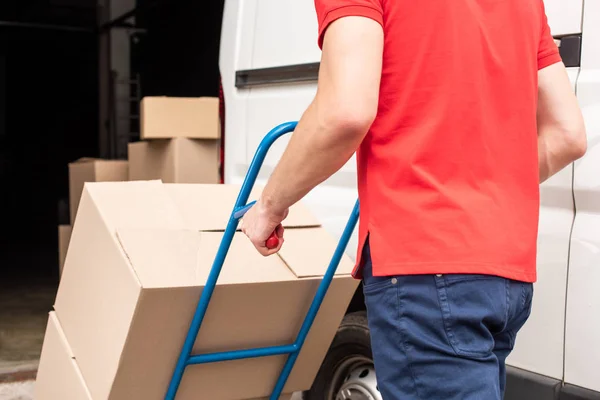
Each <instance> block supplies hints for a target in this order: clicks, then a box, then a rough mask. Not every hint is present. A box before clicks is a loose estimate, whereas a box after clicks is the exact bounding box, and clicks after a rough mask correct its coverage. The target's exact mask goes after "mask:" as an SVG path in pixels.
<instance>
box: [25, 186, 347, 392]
mask: <svg viewBox="0 0 600 400" xmlns="http://www.w3.org/2000/svg"><path fill="white" fill-rule="evenodd" d="M238 190H239V187H237V186H230V185H198V184H163V183H161V182H160V181H139V182H122V183H116V182H115V183H110V182H104V183H91V184H87V185H86V186H85V188H84V190H83V194H82V197H81V202H80V205H79V210H78V214H77V219H76V222H75V225H74V227H73V232H72V238H71V244H70V247H69V252H68V253H67V257H66V261H65V269H64V273H63V277H62V279H61V283H60V287H59V290H58V294H57V298H56V302H55V307H54V309H55V313H53V314H52V315H51V317H50V323H49V327H48V332H47V335H46V339H45V343H44V350H43V352H42V357H41V362H40V371H39V375H38V382H37V384H36V399H37V400H46V399H48V400H56V399H69V400H71V399H72V400H80V399H81V400H89V399H90V398H91V399H93V400H107V399H110V400H125V399H127V400H138V399H139V400H142V399H143V400H155V399H156V400H159V399H163V398H164V395H165V392H166V389H167V386H168V383H169V380H170V377H171V374H172V372H173V369H174V367H175V364H176V360H177V357H178V354H179V351H180V349H181V346H182V344H183V341H184V338H185V335H186V333H187V329H188V327H189V323H190V321H191V318H192V315H193V313H194V310H195V307H196V304H197V301H198V298H199V296H200V294H201V292H202V289H203V287H204V285H205V283H206V279H207V276H208V273H209V271H210V268H211V265H212V261H213V259H214V257H215V254H216V252H217V248H218V246H219V243H220V240H221V237H222V235H223V230H224V228H225V226H226V224H227V220H228V218H229V215H230V212H231V209H232V208H233V204H234V202H235V198H236V196H237V193H238ZM259 193H260V189H257V190H255V191H254V193H253V194H252V195H251V197H252V198H257V197H258V196H259ZM284 226H285V227H286V231H285V239H286V242H285V245H284V247H283V248H282V250H281V251H280V252H279V253H278V254H277V255H274V256H271V257H266V258H265V257H262V256H260V255H259V254H258V253H257V252H256V250H255V249H254V247H253V246H252V245H251V243H250V242H249V241H248V240H247V238H245V236H244V235H243V234H242V233H241V232H238V233H236V234H235V236H234V239H233V242H232V245H231V248H230V250H229V254H228V257H227V259H226V261H225V265H224V266H223V270H222V273H221V277H220V278H219V281H218V284H217V287H216V289H215V292H214V295H213V298H212V301H211V305H210V307H209V309H208V312H207V315H206V317H205V319H204V324H203V326H202V329H201V330H200V333H199V335H198V337H197V339H196V343H195V345H194V350H193V351H194V353H195V354H201V353H207V352H215V351H226V350H236V349H247V348H254V347H262V346H270V345H284V344H290V343H292V342H293V341H294V338H295V337H296V335H297V333H298V331H299V328H300V325H301V323H302V320H303V318H304V316H305V314H306V312H307V310H308V307H309V305H310V303H311V301H312V298H313V296H314V294H315V292H316V289H317V286H318V285H319V283H320V281H321V279H322V276H323V274H324V272H325V269H326V267H327V265H328V263H329V260H330V257H331V256H332V254H333V252H334V249H335V246H336V242H335V240H333V238H332V237H331V236H329V235H328V234H327V233H326V232H325V230H324V229H323V228H322V227H321V226H320V224H319V222H318V221H317V220H316V219H315V218H314V217H313V216H312V215H311V214H310V213H309V212H308V210H307V209H306V208H304V207H303V206H302V205H301V204H299V205H297V206H294V207H292V209H291V210H290V214H289V216H288V218H287V219H286V220H285V221H284ZM352 266H353V265H352V262H351V261H350V260H349V259H348V258H347V257H344V258H343V260H342V262H341V264H340V266H339V268H338V271H337V274H336V275H335V278H334V279H333V282H332V284H331V286H330V289H329V292H328V294H327V295H326V297H325V300H324V302H323V304H322V307H321V309H320V311H319V313H318V314H317V317H316V320H315V322H314V325H313V327H312V329H311V331H310V333H309V334H308V337H307V339H306V342H305V345H304V347H303V349H302V351H301V353H300V355H299V357H298V360H297V363H296V365H295V367H294V368H293V370H292V372H291V375H290V378H289V380H288V383H287V384H286V386H285V389H284V393H287V395H286V397H285V398H288V397H289V395H290V394H291V393H293V392H297V391H302V390H306V389H309V388H310V386H311V384H312V381H313V379H314V377H315V375H316V373H317V371H318V369H319V367H320V365H321V363H322V360H323V359H324V357H325V354H326V352H327V350H328V348H329V346H330V344H331V341H332V340H333V337H334V335H335V333H336V330H337V327H338V325H339V323H340V321H341V319H342V318H343V315H344V313H345V310H346V308H347V306H348V303H349V302H350V299H351V297H352V295H353V294H354V291H355V289H356V287H357V281H356V280H354V279H353V278H352V277H351V276H350V272H351V269H352ZM285 360H286V356H273V357H266V358H255V359H246V360H235V361H226V362H220V363H214V364H204V365H195V366H191V367H189V368H188V369H187V370H186V372H185V374H184V377H183V381H182V383H181V386H180V390H179V394H178V397H177V399H178V400H192V399H194V400H196V399H207V400H208V399H210V400H214V399H215V400H218V399H221V400H235V399H259V398H260V399H262V398H266V397H268V396H269V395H270V392H271V390H272V388H273V386H274V384H275V381H276V379H277V377H278V375H279V372H280V371H281V368H282V366H283V364H284V363H285ZM231 382H235V384H231Z"/></svg>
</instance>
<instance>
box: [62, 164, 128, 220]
mask: <svg viewBox="0 0 600 400" xmlns="http://www.w3.org/2000/svg"><path fill="white" fill-rule="evenodd" d="M127 165H128V163H127V161H123V160H101V159H97V158H80V159H79V160H77V161H75V162H72V163H70V164H69V207H70V211H71V225H73V224H74V223H75V216H76V215H77V207H78V206H79V199H80V198H81V192H82V191H83V185H84V183H85V182H110V181H126V180H127V178H128V176H129V173H128V167H127Z"/></svg>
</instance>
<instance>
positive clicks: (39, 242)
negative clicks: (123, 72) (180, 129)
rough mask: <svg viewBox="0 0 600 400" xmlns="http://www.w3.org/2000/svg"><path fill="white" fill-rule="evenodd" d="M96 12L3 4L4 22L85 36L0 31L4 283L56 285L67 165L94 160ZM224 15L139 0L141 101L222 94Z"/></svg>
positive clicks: (67, 3)
mask: <svg viewBox="0 0 600 400" xmlns="http://www.w3.org/2000/svg"><path fill="white" fill-rule="evenodd" d="M96 9H97V8H96V4H95V0H45V1H44V0H37V1H36V0H1V1H0V21H16V22H26V23H43V24H53V25H62V26H71V27H83V28H89V31H87V32H75V31H69V32H65V31H58V30H50V29H39V28H28V27H14V26H10V27H7V26H1V25H0V187H1V189H0V282H2V281H5V282H6V280H10V279H21V278H23V277H27V279H37V278H39V279H48V278H49V279H52V280H55V279H56V278H57V273H58V250H57V247H58V238H57V225H58V223H59V216H60V219H63V221H61V222H63V223H65V222H66V221H64V216H65V215H67V214H68V212H67V209H66V204H65V201H66V199H67V198H68V168H67V164H68V163H69V162H71V161H74V160H76V159H78V158H80V157H97V156H99V146H98V143H99V138H98V131H99V130H98V124H99V121H98V107H99V104H98V94H99V89H98V36H97V32H95V31H94V29H95V28H96V20H97V15H96ZM222 10H223V0H220V1H209V2H201V1H194V0H170V1H169V0H162V1H155V0H140V1H139V2H138V13H137V15H136V26H137V27H139V28H144V29H145V30H146V32H145V33H136V34H135V35H134V36H135V37H132V43H133V44H134V45H133V46H132V52H131V69H132V71H131V74H132V76H134V75H136V74H138V73H139V75H140V82H141V94H142V95H143V96H144V95H168V96H217V95H218V87H219V70H218V52H219V38H220V30H221V19H222ZM115 29H119V28H115ZM61 199H62V200H61ZM61 204H62V205H61ZM59 210H62V211H59Z"/></svg>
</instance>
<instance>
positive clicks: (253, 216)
mask: <svg viewBox="0 0 600 400" xmlns="http://www.w3.org/2000/svg"><path fill="white" fill-rule="evenodd" d="M287 214H288V210H287V209H285V210H283V211H276V210H274V209H273V208H272V207H269V206H268V205H267V204H265V201H264V200H262V199H260V200H258V201H257V202H256V204H255V205H254V206H253V207H252V208H251V209H250V210H248V212H247V213H246V215H244V218H243V219H242V221H241V226H242V232H244V233H245V234H246V236H248V238H249V239H250V241H251V242H252V244H253V245H254V247H256V249H257V250H258V252H259V253H260V254H262V255H263V256H270V255H271V254H275V253H277V252H278V251H279V249H281V246H282V245H283V225H281V222H282V221H283V220H284V219H285V218H286V217H287ZM273 232H275V234H276V235H277V238H278V239H279V240H278V243H277V247H276V248H273V249H269V248H267V245H266V242H267V239H268V238H269V236H271V234H272V233H273Z"/></svg>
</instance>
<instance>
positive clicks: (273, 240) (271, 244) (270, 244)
mask: <svg viewBox="0 0 600 400" xmlns="http://www.w3.org/2000/svg"><path fill="white" fill-rule="evenodd" d="M265 245H266V246H267V249H276V248H277V246H279V238H278V237H277V233H275V232H273V233H271V236H269V238H268V239H267V241H266V242H265Z"/></svg>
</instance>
